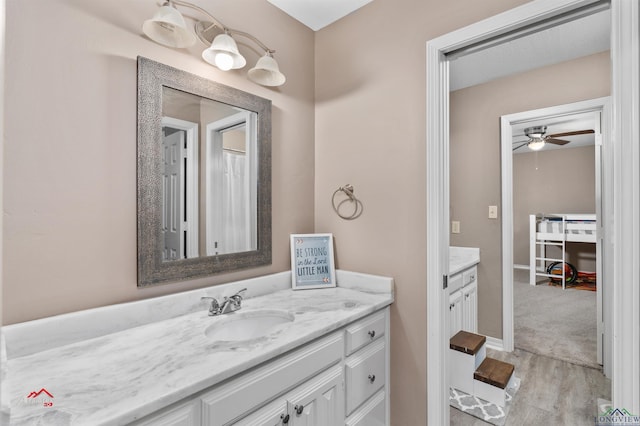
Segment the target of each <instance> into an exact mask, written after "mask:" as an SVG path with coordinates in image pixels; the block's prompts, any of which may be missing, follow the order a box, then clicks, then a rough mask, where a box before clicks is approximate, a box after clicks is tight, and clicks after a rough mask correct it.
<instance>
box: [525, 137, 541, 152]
mask: <svg viewBox="0 0 640 426" xmlns="http://www.w3.org/2000/svg"><path fill="white" fill-rule="evenodd" d="M544 145H545V142H544V139H542V138H535V139H533V140H531V141H529V143H528V144H527V146H528V147H529V149H530V150H532V151H540V150H541V149H542V148H544Z"/></svg>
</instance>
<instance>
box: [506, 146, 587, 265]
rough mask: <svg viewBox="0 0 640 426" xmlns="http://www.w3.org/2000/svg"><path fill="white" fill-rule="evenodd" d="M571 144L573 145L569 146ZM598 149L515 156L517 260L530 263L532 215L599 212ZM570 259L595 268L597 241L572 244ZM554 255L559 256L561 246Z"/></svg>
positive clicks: (552, 249) (551, 249)
mask: <svg viewBox="0 0 640 426" xmlns="http://www.w3.org/2000/svg"><path fill="white" fill-rule="evenodd" d="M567 146H568V147H570V144H569V145H567ZM595 157H596V151H595V147H593V146H585V147H580V148H567V149H558V150H553V151H541V152H527V153H523V154H518V155H514V156H513V263H514V264H516V265H529V215H531V214H536V213H595V211H596V210H595V209H596V186H595V185H596V173H595V172H596V167H595V164H596V158H595ZM566 251H567V262H569V263H571V264H572V265H574V266H575V267H576V268H578V270H579V271H595V270H596V269H595V257H596V248H595V244H588V243H570V244H568V245H567V250H566ZM547 254H548V256H547V257H550V258H554V259H559V258H561V257H562V253H561V252H560V251H559V250H558V248H557V247H549V248H548V251H547Z"/></svg>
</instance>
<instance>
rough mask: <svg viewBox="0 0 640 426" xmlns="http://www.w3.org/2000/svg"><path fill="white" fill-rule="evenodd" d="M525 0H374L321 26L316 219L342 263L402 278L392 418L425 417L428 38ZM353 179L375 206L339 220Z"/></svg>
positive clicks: (409, 421)
mask: <svg viewBox="0 0 640 426" xmlns="http://www.w3.org/2000/svg"><path fill="white" fill-rule="evenodd" d="M522 3H525V1H519V0H510V1H505V0H489V1H482V2H478V1H473V0H460V1H451V2H446V1H439V0H427V1H415V0H395V1H389V0H375V1H373V2H371V3H369V4H368V5H366V6H365V7H363V8H362V9H360V10H358V11H357V12H356V13H354V14H352V15H350V16H348V17H346V18H345V19H343V20H341V21H338V22H337V23H335V24H333V25H331V26H330V27H328V28H326V29H324V30H321V31H320V32H318V34H317V35H316V138H315V145H316V150H315V152H316V186H315V200H316V203H315V204H316V208H315V212H316V222H315V223H316V226H315V229H316V231H317V232H323V231H330V232H333V233H334V235H335V244H336V256H337V263H338V265H339V267H340V268H344V269H348V270H355V271H362V272H368V273H373V274H382V275H388V276H392V277H394V279H395V283H396V303H395V304H394V305H393V306H392V309H391V393H390V395H391V417H392V419H391V423H392V424H393V425H394V426H416V425H424V424H426V412H427V408H426V400H427V389H426V388H427V382H426V365H427V364H426V360H427V351H426V348H427V344H426V336H427V328H426V326H427V324H426V318H427V315H426V306H427V300H426V299H427V296H426V288H425V283H426V241H427V236H426V224H425V222H426V184H425V181H426V171H425V164H426V149H425V138H426V136H425V134H426V130H425V127H426V123H425V116H426V110H425V104H426V96H425V93H426V85H425V81H426V76H425V64H426V55H425V51H426V42H427V41H428V40H430V39H433V38H435V37H437V36H439V35H442V34H445V33H447V32H450V31H452V30H455V29H458V28H460V27H463V26H465V25H468V24H471V23H473V22H475V21H478V20H480V19H483V18H486V17H489V16H492V15H495V14H496V13H499V12H501V11H504V10H507V9H509V8H511V7H514V6H516V5H518V4H522ZM347 183H351V184H352V185H353V186H354V188H355V194H356V195H357V196H358V197H359V198H360V200H362V203H363V205H364V212H363V214H362V216H361V217H360V218H358V219H357V220H354V221H345V220H342V219H340V218H339V217H338V216H337V215H336V214H335V213H334V212H333V209H332V207H331V194H332V193H333V192H334V191H335V190H336V189H337V188H338V187H339V186H342V185H345V184H347Z"/></svg>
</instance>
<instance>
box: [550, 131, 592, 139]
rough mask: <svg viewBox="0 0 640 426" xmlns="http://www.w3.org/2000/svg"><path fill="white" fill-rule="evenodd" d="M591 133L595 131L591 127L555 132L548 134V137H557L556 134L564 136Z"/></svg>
mask: <svg viewBox="0 0 640 426" xmlns="http://www.w3.org/2000/svg"><path fill="white" fill-rule="evenodd" d="M590 133H595V132H594V131H593V130H591V129H587V130H576V131H574V132H564V133H554V134H552V135H548V137H550V138H555V137H556V136H559V137H562V136H577V135H588V134H590Z"/></svg>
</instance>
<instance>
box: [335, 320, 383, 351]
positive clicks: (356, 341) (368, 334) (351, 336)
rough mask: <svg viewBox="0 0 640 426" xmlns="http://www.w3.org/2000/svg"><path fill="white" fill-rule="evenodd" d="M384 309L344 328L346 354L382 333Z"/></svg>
mask: <svg viewBox="0 0 640 426" xmlns="http://www.w3.org/2000/svg"><path fill="white" fill-rule="evenodd" d="M385 314H386V311H382V312H379V313H376V314H373V315H370V316H368V317H366V318H363V319H362V320H360V321H358V322H356V323H354V324H353V325H351V326H349V327H347V328H346V330H345V345H346V354H347V355H351V354H352V353H354V352H355V351H357V350H358V349H360V348H361V347H363V346H365V345H367V344H368V343H370V342H372V341H374V340H376V339H378V338H379V337H381V336H383V335H384V331H385V328H386V323H387V322H386V316H385Z"/></svg>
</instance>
